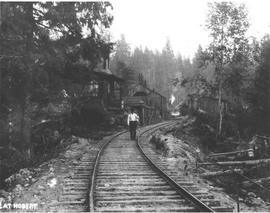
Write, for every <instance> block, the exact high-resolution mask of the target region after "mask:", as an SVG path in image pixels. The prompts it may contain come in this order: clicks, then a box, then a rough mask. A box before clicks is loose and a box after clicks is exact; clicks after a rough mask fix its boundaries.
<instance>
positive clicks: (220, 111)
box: [218, 80, 223, 136]
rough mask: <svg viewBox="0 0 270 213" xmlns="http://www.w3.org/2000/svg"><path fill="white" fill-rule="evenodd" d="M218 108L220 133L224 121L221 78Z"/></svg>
mask: <svg viewBox="0 0 270 213" xmlns="http://www.w3.org/2000/svg"><path fill="white" fill-rule="evenodd" d="M218 108H219V125H218V135H219V136H220V135H221V132H222V122H223V105H222V83H221V80H220V83H219V91H218Z"/></svg>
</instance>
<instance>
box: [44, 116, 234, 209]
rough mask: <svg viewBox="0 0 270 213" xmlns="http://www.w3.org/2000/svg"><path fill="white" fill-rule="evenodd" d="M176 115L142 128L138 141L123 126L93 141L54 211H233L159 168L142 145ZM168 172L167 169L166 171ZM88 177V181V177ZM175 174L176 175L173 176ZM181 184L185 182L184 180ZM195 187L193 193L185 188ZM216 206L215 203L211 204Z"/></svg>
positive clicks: (180, 178)
mask: <svg viewBox="0 0 270 213" xmlns="http://www.w3.org/2000/svg"><path fill="white" fill-rule="evenodd" d="M176 122H177V121H171V122H163V123H160V124H156V125H151V126H148V127H143V128H141V129H140V130H139V136H140V137H139V143H138V144H137V142H136V141H130V140H129V133H128V132H127V131H123V132H120V133H117V134H115V135H113V136H111V137H109V138H107V139H106V140H103V141H102V142H100V143H98V144H96V145H94V146H93V147H92V148H91V149H90V150H89V151H88V152H87V154H86V155H83V156H82V157H81V159H80V161H81V164H79V165H78V166H77V167H76V168H75V171H74V175H73V176H72V177H69V178H68V179H67V181H66V182H65V183H64V187H63V193H62V195H61V196H60V197H59V201H58V202H57V203H56V204H55V203H54V204H52V207H51V208H50V209H49V210H50V211H59V210H60V211H65V210H67V211H75V212H79V211H91V212H132V211H136V212H138V211H141V212H151V211H152V212H153V211H154V212H187V211H191V212H195V211H208V212H213V211H214V210H217V211H229V209H228V208H222V207H220V206H219V203H218V201H216V200H215V199H214V197H213V196H211V195H209V194H208V193H207V192H203V191H201V190H200V189H196V187H194V186H193V184H192V183H191V182H190V181H188V180H185V179H184V178H182V177H177V180H176V179H175V177H176V176H175V175H174V174H172V173H170V174H169V175H171V177H170V176H169V175H168V174H167V173H168V170H166V169H164V168H165V167H164V168H163V170H164V171H165V170H166V171H165V172H164V171H161V169H160V168H159V167H160V166H161V165H163V166H164V163H162V162H159V161H158V159H155V160H157V161H156V162H155V163H154V160H153V159H154V157H155V156H154V154H153V153H151V152H150V150H148V149H146V148H145V147H143V146H142V144H141V143H142V142H143V141H144V139H145V138H146V137H147V136H149V134H151V133H152V132H154V131H156V130H158V129H160V128H161V127H166V126H170V125H175V123H176ZM166 172H167V173H166ZM89 180H90V181H89ZM175 180H176V181H175ZM180 184H181V185H183V186H184V187H181V186H180ZM187 189H188V190H189V191H191V192H192V193H190V192H189V191H188V192H185V191H187ZM194 195H195V196H196V197H195V196H194ZM212 207H215V208H212ZM230 210H231V209H230Z"/></svg>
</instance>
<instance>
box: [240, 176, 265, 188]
mask: <svg viewBox="0 0 270 213" xmlns="http://www.w3.org/2000/svg"><path fill="white" fill-rule="evenodd" d="M252 181H253V182H254V183H252V182H250V181H243V182H242V183H241V184H242V186H244V187H251V186H252V185H254V184H265V183H269V182H270V177H266V178H258V179H252Z"/></svg>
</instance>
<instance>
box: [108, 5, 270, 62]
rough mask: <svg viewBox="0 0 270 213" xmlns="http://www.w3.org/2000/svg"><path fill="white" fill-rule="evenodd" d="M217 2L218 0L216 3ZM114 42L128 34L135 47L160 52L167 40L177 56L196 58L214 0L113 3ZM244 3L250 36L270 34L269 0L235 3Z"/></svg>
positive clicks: (204, 42)
mask: <svg viewBox="0 0 270 213" xmlns="http://www.w3.org/2000/svg"><path fill="white" fill-rule="evenodd" d="M217 1H218V0H217ZM111 2H112V4H113V7H114V9H113V11H112V14H113V15H114V21H113V24H112V27H111V33H112V36H113V39H114V40H117V39H119V38H120V35H121V34H124V35H125V38H126V40H127V42H128V43H129V44H130V45H131V47H132V48H134V47H135V46H142V47H145V46H147V47H148V48H150V49H152V50H155V49H158V50H161V49H162V48H163V47H164V46H165V43H166V38H169V39H170V41H171V45H172V48H173V50H174V52H175V54H177V53H180V54H181V55H182V56H184V57H193V55H194V53H195V52H196V50H197V48H198V45H199V44H201V45H202V46H203V47H204V46H206V45H207V44H208V43H209V39H208V32H207V31H206V29H205V20H206V16H207V10H208V8H207V2H212V0H111ZM232 2H235V3H245V4H246V6H247V9H248V12H249V21H250V24H251V26H250V30H249V32H248V35H249V36H255V37H257V38H258V39H261V38H262V37H263V36H264V35H265V34H266V33H269V34H270V15H269V9H270V0H232Z"/></svg>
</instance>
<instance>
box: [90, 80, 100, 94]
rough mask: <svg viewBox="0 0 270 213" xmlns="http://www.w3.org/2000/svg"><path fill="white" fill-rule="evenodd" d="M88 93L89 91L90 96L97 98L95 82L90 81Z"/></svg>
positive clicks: (96, 84) (96, 83)
mask: <svg viewBox="0 0 270 213" xmlns="http://www.w3.org/2000/svg"><path fill="white" fill-rule="evenodd" d="M88 91H89V94H90V96H95V97H97V96H98V82H97V81H95V80H93V81H90V84H89V90H88Z"/></svg>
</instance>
